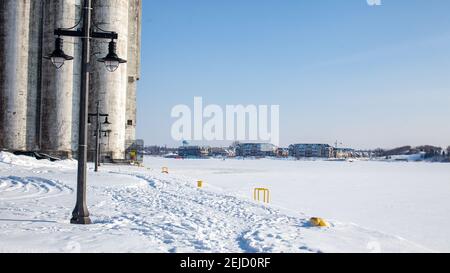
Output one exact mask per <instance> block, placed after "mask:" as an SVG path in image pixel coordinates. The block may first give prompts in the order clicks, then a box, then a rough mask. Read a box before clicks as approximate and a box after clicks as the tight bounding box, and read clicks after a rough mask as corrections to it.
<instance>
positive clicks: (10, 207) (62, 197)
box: [0, 152, 450, 253]
mask: <svg viewBox="0 0 450 273" xmlns="http://www.w3.org/2000/svg"><path fill="white" fill-rule="evenodd" d="M449 166H450V165H444V164H429V163H404V162H402V163H380V162H353V163H348V162H324V161H315V162H303V161H281V160H270V159H264V160H226V161H222V160H217V159H210V160H175V159H163V158H146V161H145V167H143V168H142V167H131V166H113V165H105V166H102V167H101V170H100V172H99V173H94V172H93V171H92V166H91V165H90V166H89V172H88V188H87V191H88V207H89V210H90V213H91V219H92V220H93V222H94V224H93V225H87V226H77V225H71V224H69V219H70V215H71V212H72V210H73V207H74V204H75V194H76V161H71V160H69V161H62V162H55V163H51V162H49V161H37V160H35V159H32V158H28V157H17V156H14V155H11V154H8V153H4V152H3V153H0V252H163V253H167V252H183V253H186V252H208V253H209V252H233V253H234V252H237V253H240V252H252V253H253V252H277V253H278V252H313V253H317V252H448V251H450V232H449V229H448V228H447V227H446V225H448V224H449V219H448V215H450V213H449V212H450V211H449V209H450V205H449V204H450V201H449V200H448V198H447V195H448V193H449V190H450V186H449V183H450V182H449V181H450V179H449V178H450V172H449ZM162 167H168V168H169V171H170V173H169V174H162V173H161V168H162ZM199 179H201V180H203V181H204V183H205V187H204V188H203V189H198V188H196V181H197V180H199ZM255 187H267V188H269V189H270V190H271V194H272V197H273V202H272V203H271V204H270V205H264V204H261V203H258V202H256V201H253V200H252V192H253V188H255ZM312 216H318V217H323V218H325V219H326V220H328V221H329V222H330V223H331V227H329V228H316V227H312V226H310V225H309V224H308V220H309V218H310V217H312Z"/></svg>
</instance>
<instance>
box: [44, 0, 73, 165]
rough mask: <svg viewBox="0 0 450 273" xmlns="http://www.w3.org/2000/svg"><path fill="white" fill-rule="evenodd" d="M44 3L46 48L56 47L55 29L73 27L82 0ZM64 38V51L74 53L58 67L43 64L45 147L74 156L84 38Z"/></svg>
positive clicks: (49, 50)
mask: <svg viewBox="0 0 450 273" xmlns="http://www.w3.org/2000/svg"><path fill="white" fill-rule="evenodd" d="M45 2H46V3H45V6H44V25H43V28H44V35H43V52H44V54H49V53H51V52H52V51H53V50H54V48H55V35H54V30H55V29H57V28H72V27H74V26H75V25H76V24H77V23H78V22H79V20H80V18H81V0H47V1H45ZM62 38H63V39H64V51H65V53H66V54H68V55H70V56H74V57H75V58H74V60H73V61H68V62H65V64H64V66H63V67H61V68H60V69H55V67H54V66H53V65H52V63H51V62H50V61H49V60H44V61H43V66H42V88H41V93H42V96H41V97H42V99H41V112H42V121H41V128H40V129H41V130H40V131H41V151H43V152H46V153H49V154H52V155H58V156H61V157H72V155H74V154H75V152H76V151H77V149H78V129H79V128H78V124H79V107H78V105H79V101H80V97H79V95H80V92H79V90H80V66H81V59H80V56H81V41H80V39H78V38H77V39H74V38H72V37H62Z"/></svg>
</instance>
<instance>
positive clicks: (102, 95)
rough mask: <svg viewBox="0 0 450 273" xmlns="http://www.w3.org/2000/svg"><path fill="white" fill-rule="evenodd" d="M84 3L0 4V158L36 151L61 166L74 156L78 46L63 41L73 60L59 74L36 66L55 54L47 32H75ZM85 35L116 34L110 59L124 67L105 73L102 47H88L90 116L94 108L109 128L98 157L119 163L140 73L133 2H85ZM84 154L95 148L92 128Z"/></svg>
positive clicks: (136, 2) (27, 0)
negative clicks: (88, 7)
mask: <svg viewBox="0 0 450 273" xmlns="http://www.w3.org/2000/svg"><path fill="white" fill-rule="evenodd" d="M83 2H84V0H0V29H2V32H1V33H0V150H11V151H38V152H44V153H48V154H50V155H54V156H59V157H62V158H67V157H72V156H76V155H77V154H76V152H77V150H78V130H79V106H80V105H79V103H80V97H79V96H80V80H81V75H80V73H81V39H80V38H71V37H61V38H62V39H64V48H63V49H64V52H65V53H66V54H67V55H71V56H73V57H74V60H72V61H66V62H65V64H64V66H63V67H61V68H60V69H58V70H57V69H55V67H54V66H53V65H52V63H51V62H50V61H49V60H44V59H43V57H44V56H48V55H49V54H50V53H52V52H53V50H54V49H55V39H56V37H55V35H54V30H55V29H57V28H63V29H71V30H77V29H78V28H79V27H81V25H79V26H78V27H75V26H77V24H78V23H79V19H80V17H81V12H82V8H81V6H82V3H83ZM93 8H94V9H93V25H94V26H93V27H92V29H93V31H96V32H103V31H114V32H117V33H118V36H119V39H118V40H117V41H116V42H117V54H118V55H119V56H120V57H122V58H124V59H127V60H128V61H129V65H128V64H122V65H120V66H119V68H118V69H117V71H115V72H114V73H110V72H108V71H107V70H106V69H105V66H104V64H103V63H99V62H97V61H96V59H97V58H101V57H104V56H105V55H106V54H107V52H108V44H109V42H110V41H108V40H98V39H93V40H92V43H91V53H92V56H91V76H90V98H89V110H90V113H94V112H95V110H96V109H95V106H96V101H100V106H101V109H100V111H101V112H102V113H108V114H109V115H110V116H109V121H110V122H111V123H112V124H111V125H109V126H108V127H104V128H103V130H110V132H111V133H110V134H109V135H108V137H104V138H102V143H103V144H102V145H101V146H102V151H103V153H104V154H107V155H109V157H111V159H124V158H125V150H126V147H127V143H130V142H133V141H134V139H135V135H136V134H135V129H136V88H137V80H138V79H139V71H140V60H139V58H140V30H141V0H95V1H93ZM92 125H93V126H92V128H91V129H90V131H89V135H90V141H89V148H90V149H93V148H94V147H95V146H94V145H93V144H94V143H95V141H94V136H93V135H94V130H93V128H94V127H95V123H94V124H92Z"/></svg>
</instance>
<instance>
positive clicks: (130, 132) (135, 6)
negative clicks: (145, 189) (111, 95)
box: [125, 0, 142, 143]
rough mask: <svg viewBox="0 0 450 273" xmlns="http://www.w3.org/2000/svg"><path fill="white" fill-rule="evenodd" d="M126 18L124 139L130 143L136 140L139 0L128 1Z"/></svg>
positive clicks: (139, 54) (139, 43) (139, 26)
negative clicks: (126, 67)
mask: <svg viewBox="0 0 450 273" xmlns="http://www.w3.org/2000/svg"><path fill="white" fill-rule="evenodd" d="M128 17H129V23H128V56H127V60H128V87H127V106H126V107H127V114H126V120H127V124H126V136H125V138H126V143H132V142H134V141H135V140H136V124H137V118H136V91H137V81H138V80H139V78H140V69H141V21H142V1H141V0H130V7H129V15H128ZM129 121H130V122H131V125H130V124H129Z"/></svg>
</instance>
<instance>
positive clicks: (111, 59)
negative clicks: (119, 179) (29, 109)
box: [45, 0, 126, 225]
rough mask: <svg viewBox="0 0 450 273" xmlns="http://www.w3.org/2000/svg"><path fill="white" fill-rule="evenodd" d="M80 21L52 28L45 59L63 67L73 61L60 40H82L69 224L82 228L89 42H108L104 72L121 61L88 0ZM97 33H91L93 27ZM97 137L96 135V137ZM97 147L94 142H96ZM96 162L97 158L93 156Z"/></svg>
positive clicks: (114, 37)
mask: <svg viewBox="0 0 450 273" xmlns="http://www.w3.org/2000/svg"><path fill="white" fill-rule="evenodd" d="M81 17H82V18H81V20H80V21H79V22H78V24H77V25H76V26H74V27H72V28H58V29H55V31H54V34H55V36H57V38H56V41H55V50H54V51H53V53H52V54H50V55H49V56H46V57H45V58H46V59H50V60H51V61H52V63H53V65H55V67H56V68H57V69H59V68H61V67H62V66H63V65H64V62H65V61H69V60H73V57H71V56H68V55H67V54H65V53H64V51H63V40H62V39H61V36H64V37H76V38H80V39H81V40H82V52H81V71H80V72H81V83H80V122H79V126H80V127H79V132H78V170H77V201H76V204H75V209H74V210H73V212H72V219H71V220H70V223H72V224H80V225H86V224H91V223H92V221H91V219H90V217H89V210H88V208H87V204H86V203H87V202H86V180H87V146H88V145H87V140H88V117H89V112H88V106H89V77H90V73H91V51H90V46H91V41H92V40H98V39H107V40H110V41H111V42H110V43H109V53H108V55H107V56H106V57H105V58H103V59H101V60H99V61H101V62H104V63H105V65H106V69H107V70H108V71H111V72H113V71H115V70H117V68H118V67H119V65H120V64H121V63H125V62H126V61H125V60H122V59H120V58H119V57H118V56H117V54H116V44H115V42H114V40H117V39H118V36H119V35H118V34H117V33H116V32H113V31H111V32H108V31H104V30H102V29H100V28H99V27H98V26H97V25H96V24H95V22H92V0H84V4H83V10H82V13H81ZM95 27H96V28H97V29H98V30H99V31H94V30H93V29H94V28H95ZM97 135H99V133H98V134H97ZM97 147H98V143H97ZM97 161H98V157H97Z"/></svg>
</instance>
